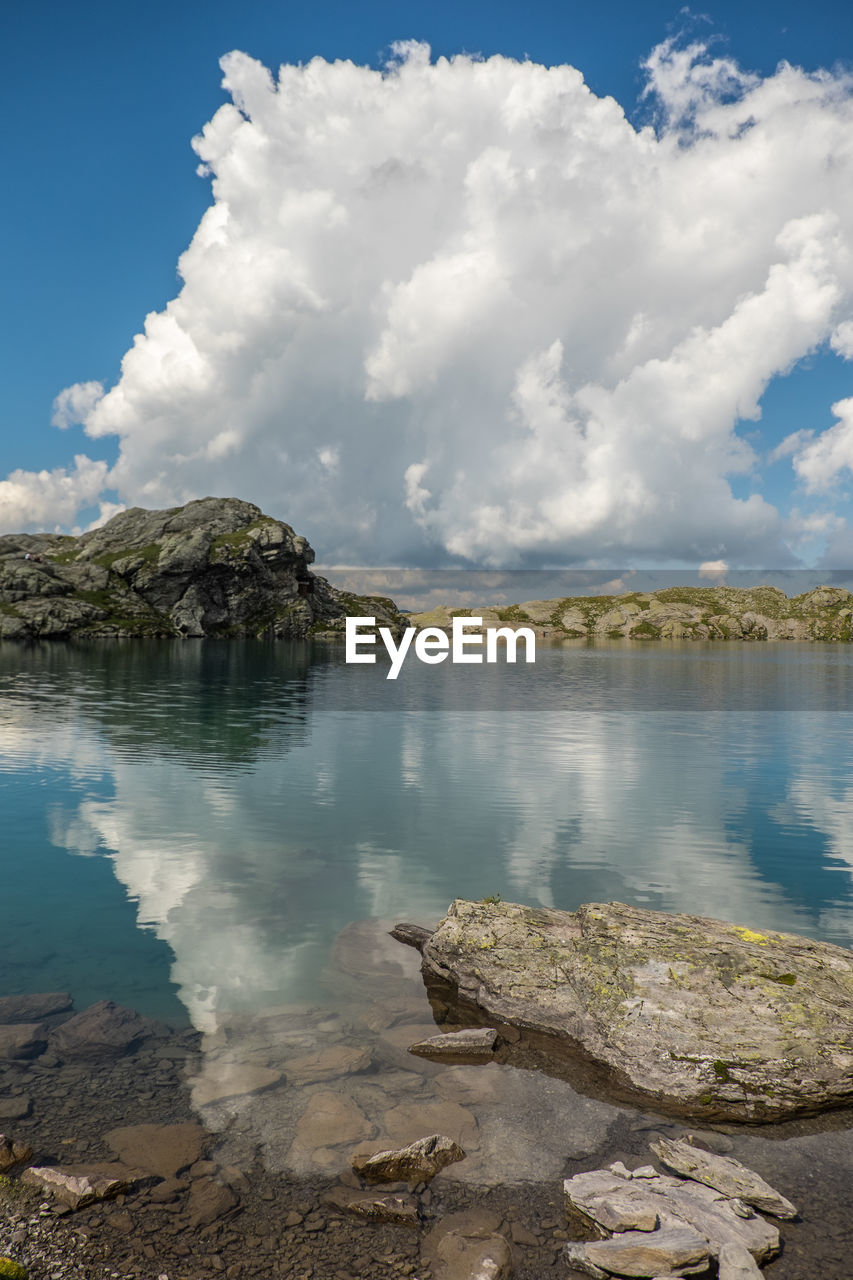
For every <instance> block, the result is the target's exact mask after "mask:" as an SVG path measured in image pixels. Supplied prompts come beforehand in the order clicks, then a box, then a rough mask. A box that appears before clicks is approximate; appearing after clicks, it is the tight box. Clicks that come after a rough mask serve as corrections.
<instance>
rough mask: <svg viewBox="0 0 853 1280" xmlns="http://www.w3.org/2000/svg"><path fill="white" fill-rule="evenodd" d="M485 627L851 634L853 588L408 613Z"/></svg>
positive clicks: (638, 633)
mask: <svg viewBox="0 0 853 1280" xmlns="http://www.w3.org/2000/svg"><path fill="white" fill-rule="evenodd" d="M460 616H461V617H471V616H474V617H479V618H482V619H483V626H484V628H485V627H501V626H513V627H521V626H529V627H533V628H535V630H536V633H537V635H540V636H543V637H545V638H550V639H553V640H581V639H609V640H622V639H630V640H842V641H850V640H853V593H851V592H850V591H848V590H846V588H844V587H829V586H823V587H815V588H814V590H812V591H806V592H804V593H803V594H802V595H799V596H793V597H788V596H786V595H785V592H784V591H780V590H779V588H778V587H667V588H665V589H664V590H663V591H652V592H639V591H638V592H633V593H630V594H626V595H620V596H604V595H601V596H564V597H562V598H560V599H556V600H527V601H525V602H524V603H523V604H513V605H508V606H503V605H494V604H493V605H489V604H485V605H482V606H479V605H478V606H474V607H472V608H470V609H450V608H448V607H444V606H441V607H439V608H435V609H432V610H430V611H429V612H428V613H415V614H412V616H411V619H410V621H411V622H413V623H415V625H416V626H419V627H441V628H449V627H450V626H451V625H452V622H453V618H454V617H460Z"/></svg>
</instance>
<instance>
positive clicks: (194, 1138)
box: [104, 1121, 209, 1178]
mask: <svg viewBox="0 0 853 1280" xmlns="http://www.w3.org/2000/svg"><path fill="white" fill-rule="evenodd" d="M104 1141H105V1142H106V1144H107V1146H108V1147H109V1148H110V1149H111V1150H112V1151H114V1152H115V1153H116V1155H117V1156H118V1157H119V1159H120V1160H122V1161H124V1163H125V1164H132V1165H136V1166H138V1167H140V1168H142V1169H149V1170H150V1171H151V1172H152V1173H156V1174H158V1175H159V1176H160V1177H161V1178H173V1177H174V1176H175V1174H176V1173H179V1172H180V1171H181V1169H186V1168H188V1167H189V1166H190V1165H191V1164H195V1162H196V1161H197V1160H199V1159H200V1158H201V1156H202V1155H203V1153H204V1149H205V1147H206V1146H207V1144H208V1141H209V1138H208V1133H207V1130H206V1129H203V1128H202V1126H201V1125H200V1124H193V1123H192V1122H191V1121H190V1122H185V1123H183V1124H134V1125H126V1126H124V1127H123V1128H121V1129H110V1131H109V1133H105V1134H104Z"/></svg>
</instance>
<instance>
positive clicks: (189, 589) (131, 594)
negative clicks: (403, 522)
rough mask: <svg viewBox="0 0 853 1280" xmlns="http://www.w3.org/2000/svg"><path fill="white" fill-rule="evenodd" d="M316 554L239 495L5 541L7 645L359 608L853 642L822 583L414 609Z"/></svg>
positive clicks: (852, 606) (291, 623) (293, 634)
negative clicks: (345, 575) (796, 588)
mask: <svg viewBox="0 0 853 1280" xmlns="http://www.w3.org/2000/svg"><path fill="white" fill-rule="evenodd" d="M313 561H314V552H313V550H312V549H311V547H310V546H309V544H308V542H307V540H306V539H305V538H304V537H301V536H300V535H299V534H297V533H295V532H294V530H293V529H292V528H291V526H290V525H288V524H285V523H284V522H283V521H281V520H275V519H273V517H272V516H267V515H265V514H264V513H263V512H262V511H261V509H260V507H256V506H254V505H253V504H252V503H250V502H243V501H241V500H240V499H238V498H201V499H199V500H198V501H195V502H188V503H186V505H185V506H182V507H172V508H170V509H168V510H165V511H146V510H144V509H143V508H141V507H132V508H130V510H128V511H122V512H120V513H119V515H116V516H114V517H113V518H112V520H110V521H108V522H107V524H105V525H104V526H103V527H102V528H100V529H94V530H92V531H91V532H89V533H84V534H81V535H80V536H79V537H71V536H68V535H63V534H58V533H20V534H6V535H4V536H2V537H0V639H5V640H33V639H41V638H44V639H61V638H66V637H69V636H123V637H129V636H151V637H175V636H183V637H198V638H201V637H204V636H211V637H218V638H229V637H262V636H268V637H273V638H276V639H305V638H307V637H309V636H327V637H332V638H334V637H335V636H337V635H340V634H342V632H343V630H344V623H345V619H346V618H347V617H348V616H356V617H373V618H375V619H376V623H377V625H378V626H388V627H390V628H391V629H392V631H394V632H395V634H396V633H398V632H399V631H400V630H402V629H403V628H404V627H405V626H407V625H411V624H412V623H413V624H414V625H415V626H416V627H419V628H424V627H439V628H444V629H449V628H450V627H451V626H452V623H453V618H454V617H460V616H461V617H471V616H474V617H481V618H482V619H483V626H484V628H492V627H501V626H513V627H518V626H530V627H533V628H535V630H536V632H537V634H538V635H539V636H540V637H543V638H545V639H551V640H554V641H560V640H579V639H590V640H596V639H623V638H624V639H630V640H824V641H850V640H853V594H851V592H850V591H848V590H846V589H845V588H843V587H832V586H822V587H816V588H815V589H814V590H812V591H807V592H805V593H804V594H802V595H799V596H794V597H791V598H789V597H788V596H786V595H785V593H784V591H780V590H779V589H778V588H777V587H751V588H737V587H670V588H667V589H666V590H663V591H654V592H633V593H628V594H625V595H620V596H605V595H599V596H565V597H562V598H559V599H554V600H527V601H525V602H523V603H521V604H510V605H502V604H484V605H482V606H475V607H472V608H466V609H453V608H451V607H450V606H440V607H438V608H435V609H432V610H431V611H430V612H428V613H413V614H403V613H401V611H400V610H399V609H398V607H397V605H396V604H395V603H394V601H393V600H390V599H388V598H387V597H385V596H374V595H370V596H363V595H356V594H353V593H351V592H347V591H342V590H340V589H338V588H337V587H334V586H332V585H331V584H330V583H329V582H327V581H326V579H325V578H321V577H319V576H318V575H317V574H314V573H312V572H311V570H310V568H309V566H310V565H311V564H312V563H313Z"/></svg>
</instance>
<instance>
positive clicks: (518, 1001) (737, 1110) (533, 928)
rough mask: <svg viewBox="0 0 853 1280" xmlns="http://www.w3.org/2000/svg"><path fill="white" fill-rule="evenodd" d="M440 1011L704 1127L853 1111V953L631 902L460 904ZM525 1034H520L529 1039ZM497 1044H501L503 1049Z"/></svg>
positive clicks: (578, 1076) (585, 1084)
mask: <svg viewBox="0 0 853 1280" xmlns="http://www.w3.org/2000/svg"><path fill="white" fill-rule="evenodd" d="M423 972H424V978H425V981H426V982H427V986H428V989H430V993H431V997H432V999H433V1003H434V1006H435V1007H437V1008H440V1009H446V1007H447V1006H448V1005H450V1006H451V1008H452V1009H453V1018H454V1021H455V1022H456V1023H457V1024H458V1023H459V1021H460V1020H461V1019H460V1017H459V1010H460V1009H462V1010H463V1012H465V1013H466V1014H467V1018H468V1020H469V1021H470V1022H477V1021H480V1022H487V1023H488V1025H489V1026H493V1027H497V1028H498V1032H499V1035H500V1031H501V1024H503V1025H504V1027H506V1026H510V1027H513V1028H515V1029H516V1030H514V1031H513V1033H512V1035H511V1036H510V1035H507V1036H506V1037H505V1040H506V1042H509V1041H514V1043H512V1044H509V1043H507V1044H506V1045H505V1048H504V1052H505V1053H506V1055H507V1056H508V1057H509V1059H510V1060H515V1061H519V1062H524V1061H525V1058H524V1053H525V1052H527V1053H528V1059H527V1060H528V1061H530V1062H531V1064H534V1063H535V1065H542V1066H545V1068H546V1069H553V1070H554V1071H555V1072H556V1073H557V1074H562V1075H567V1076H568V1078H569V1079H571V1080H572V1082H573V1083H575V1084H577V1085H578V1086H579V1087H581V1088H584V1089H587V1090H589V1089H592V1090H593V1091H594V1090H595V1089H601V1088H602V1087H603V1088H606V1089H607V1090H608V1091H609V1092H610V1095H611V1096H617V1097H622V1098H625V1099H626V1100H630V1101H640V1102H644V1103H654V1104H656V1105H658V1106H659V1107H662V1108H664V1109H666V1110H670V1111H675V1112H676V1113H680V1114H682V1115H688V1116H692V1117H698V1118H702V1119H725V1120H749V1121H766V1120H775V1119H780V1118H784V1117H790V1116H794V1115H808V1114H813V1113H816V1112H819V1111H822V1110H826V1109H828V1108H831V1107H838V1106H843V1105H845V1104H850V1103H853V953H851V952H850V951H848V950H846V949H844V948H842V947H835V946H830V945H828V944H827V943H821V942H815V941H813V940H812V939H810V938H802V937H798V936H797V935H795V934H784V933H775V932H769V931H762V932H759V931H757V930H753V929H748V928H743V927H741V926H739V925H733V924H727V923H725V922H724V921H721V920H708V919H704V918H702V917H700V916H688V915H667V914H664V913H662V912H657V911H645V910H642V909H641V908H639V907H629V906H625V905H624V904H622V903H608V904H599V903H594V904H590V905H587V906H582V907H580V908H579V909H578V910H577V911H575V912H567V911H554V910H549V909H537V908H532V907H525V906H520V905H517V904H515V903H509V902H498V903H486V902H465V901H461V900H459V901H456V902H454V903H453V905H452V906H451V907H450V910H449V911H448V913H447V915H446V916H445V918H444V920H443V921H442V922H441V924H440V925H439V927H438V928H437V929H436V931H435V932H434V933H433V934H432V935H431V937H430V938H429V939H428V940H427V941H426V942H425V943H424V947H423ZM518 1031H520V1032H521V1039H520V1040H519V1039H518ZM499 1043H500V1041H499Z"/></svg>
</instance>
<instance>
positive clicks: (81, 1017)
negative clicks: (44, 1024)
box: [51, 1000, 153, 1062]
mask: <svg viewBox="0 0 853 1280" xmlns="http://www.w3.org/2000/svg"><path fill="white" fill-rule="evenodd" d="M152 1032H153V1028H152V1026H151V1024H150V1022H148V1021H147V1019H145V1018H143V1017H140V1015H139V1014H138V1013H136V1011H135V1010H134V1009H126V1008H124V1006H123V1005H120V1004H115V1003H114V1001H112V1000H98V1001H97V1002H96V1003H95V1004H92V1005H90V1006H89V1008H88V1009H84V1010H83V1012H82V1013H76V1014H75V1015H74V1017H73V1018H69V1019H68V1021H67V1022H63V1024H62V1026H61V1027H60V1028H59V1029H58V1030H57V1031H55V1032H54V1033H53V1036H52V1040H51V1043H52V1045H53V1048H54V1049H55V1050H56V1052H57V1053H58V1054H59V1056H60V1058H63V1059H69V1060H73V1061H81V1062H99V1061H103V1060H104V1059H109V1058H121V1057H123V1056H124V1054H126V1053H131V1052H132V1051H133V1050H134V1049H135V1048H136V1047H137V1046H138V1045H140V1044H141V1043H142V1041H143V1040H146V1039H148V1037H149V1036H151V1034H152Z"/></svg>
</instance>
